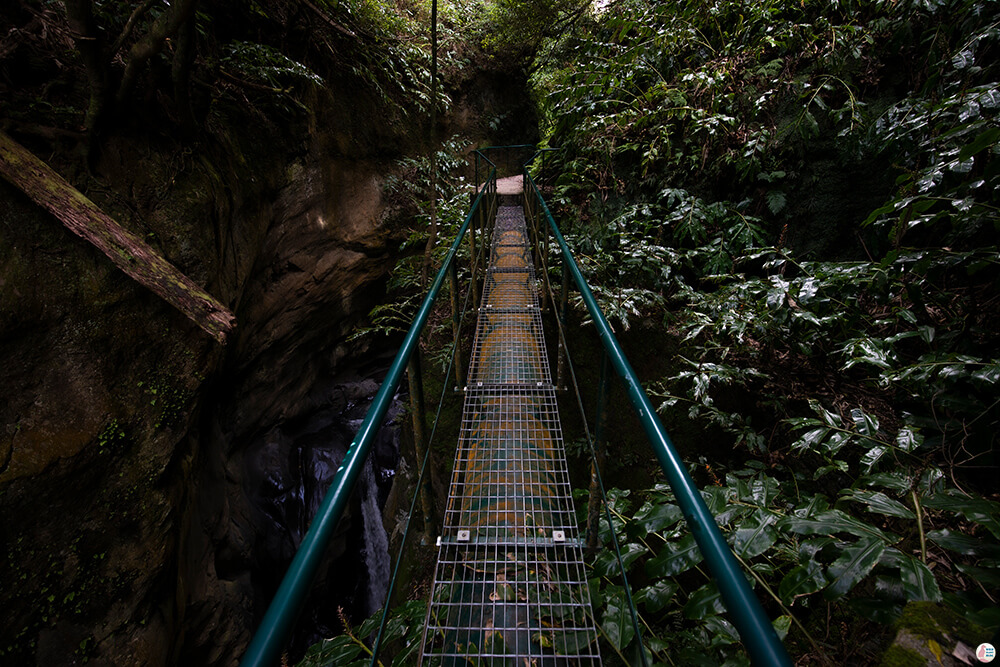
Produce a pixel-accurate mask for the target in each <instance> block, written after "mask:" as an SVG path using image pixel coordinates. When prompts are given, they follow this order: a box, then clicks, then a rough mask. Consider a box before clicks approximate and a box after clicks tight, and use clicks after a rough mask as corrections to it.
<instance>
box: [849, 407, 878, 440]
mask: <svg viewBox="0 0 1000 667" xmlns="http://www.w3.org/2000/svg"><path fill="white" fill-rule="evenodd" d="M851 419H852V420H853V421H854V427H855V428H857V429H858V433H860V434H861V435H867V436H870V437H874V436H875V434H877V433H878V419H876V418H875V417H873V416H871V415H869V414H866V413H865V411H864V410H861V409H860V408H854V409H853V410H851Z"/></svg>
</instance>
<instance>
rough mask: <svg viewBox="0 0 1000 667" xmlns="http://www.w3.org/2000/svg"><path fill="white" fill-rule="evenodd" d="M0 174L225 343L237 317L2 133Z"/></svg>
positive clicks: (133, 276) (123, 269)
mask: <svg viewBox="0 0 1000 667" xmlns="http://www.w3.org/2000/svg"><path fill="white" fill-rule="evenodd" d="M0 175H3V176H4V177H5V178H6V179H7V180H8V181H10V182H11V183H13V184H14V185H15V186H17V187H18V188H20V189H21V190H22V191H23V192H24V193H25V194H26V195H28V197H30V198H31V199H32V201H34V202H35V203H36V204H38V205H39V206H41V207H42V208H44V209H46V210H47V211H49V212H50V213H51V214H52V215H54V216H55V217H56V218H58V219H59V221H60V222H62V223H63V224H64V225H65V226H66V227H67V228H68V229H69V230H70V231H71V232H73V233H74V234H76V235H77V236H80V237H81V238H83V239H86V240H87V241H89V242H90V243H91V244H93V245H94V246H95V247H97V249H98V250H100V251H101V252H103V253H104V254H105V255H106V256H107V257H108V259H110V260H111V261H112V262H114V264H115V265H116V266H117V267H118V268H120V269H121V270H122V271H124V272H125V273H126V274H128V275H129V276H130V277H132V278H133V279H134V280H135V281H136V282H138V283H140V284H141V285H144V286H145V287H147V288H149V289H150V290H151V291H153V292H154V293H156V294H157V295H159V296H160V297H161V298H163V299H164V300H165V301H166V302H167V303H169V304H171V305H172V306H174V307H175V308H177V309H178V310H180V311H181V312H182V313H184V314H185V315H187V316H188V318H189V319H191V320H192V321H193V322H194V323H195V324H197V325H198V326H199V327H201V328H202V329H204V330H205V331H206V332H208V333H209V334H210V335H211V336H212V337H213V338H215V340H217V341H218V342H219V343H222V344H223V345H224V344H225V343H226V338H227V336H228V335H229V334H230V333H231V332H232V330H233V328H234V327H235V326H236V317H235V316H234V315H233V313H232V312H230V311H229V309H228V308H226V307H225V306H223V305H222V304H221V303H219V302H218V301H216V300H215V299H214V298H213V297H212V296H211V295H210V294H208V292H206V291H205V290H203V289H202V288H201V287H199V286H198V285H196V284H195V283H194V281H192V280H191V279H190V278H188V277H187V276H186V275H184V274H183V273H181V272H180V271H179V270H178V269H177V267H175V266H174V265H173V264H171V263H170V262H168V261H167V260H165V259H164V258H163V257H161V256H160V255H159V254H158V253H157V252H156V251H155V250H154V249H153V248H151V247H150V246H149V245H147V244H146V242H145V241H143V240H142V239H141V238H139V237H138V236H136V235H135V234H133V233H132V232H130V231H128V230H126V229H123V228H122V227H121V226H120V225H119V224H118V223H117V222H115V221H114V220H112V219H111V218H110V217H109V216H108V215H107V214H106V213H105V212H104V211H102V210H101V209H100V208H98V207H97V205H96V204H94V203H93V202H92V201H90V200H89V199H87V198H86V197H85V196H84V195H83V193H81V192H80V191H79V190H77V189H76V188H74V187H73V186H72V185H70V184H69V183H67V182H66V181H65V180H63V178H62V177H61V176H60V175H59V174H57V173H56V172H55V171H54V170H53V169H52V168H51V167H49V166H48V165H47V164H45V163H44V162H42V161H41V160H39V159H38V158H37V157H35V156H34V155H32V154H31V152H29V151H28V150H27V149H25V148H24V147H23V146H21V145H20V144H18V143H17V142H16V141H14V140H13V139H11V138H10V137H8V136H7V135H6V134H4V133H2V132H0Z"/></svg>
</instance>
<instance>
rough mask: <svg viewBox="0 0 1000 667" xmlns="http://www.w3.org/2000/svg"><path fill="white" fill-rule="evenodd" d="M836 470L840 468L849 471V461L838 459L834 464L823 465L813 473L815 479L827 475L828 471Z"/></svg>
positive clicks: (842, 470) (841, 470)
mask: <svg viewBox="0 0 1000 667" xmlns="http://www.w3.org/2000/svg"><path fill="white" fill-rule="evenodd" d="M835 470H839V471H840V472H847V471H848V470H849V467H848V465H847V461H840V460H837V461H834V462H833V464H832V465H828V466H821V467H819V468H817V469H816V472H814V473H813V479H819V478H820V477H822V476H824V475H826V474H827V473H831V472H833V471H835Z"/></svg>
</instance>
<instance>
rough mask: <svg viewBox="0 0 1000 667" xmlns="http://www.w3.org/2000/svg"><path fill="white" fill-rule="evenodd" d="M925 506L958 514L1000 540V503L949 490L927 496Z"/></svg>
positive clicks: (924, 501)
mask: <svg viewBox="0 0 1000 667" xmlns="http://www.w3.org/2000/svg"><path fill="white" fill-rule="evenodd" d="M923 505H924V507H930V508H931V509H937V510H946V511H949V512H957V513H959V514H961V515H962V516H964V517H965V518H966V519H968V520H969V521H972V522H975V523H978V524H979V525H981V526H983V527H984V528H986V529H987V530H988V531H990V532H991V533H993V536H994V537H996V538H997V539H1000V503H998V502H994V501H992V500H986V499H985V498H980V497H978V496H970V495H966V494H964V493H962V492H961V491H958V490H957V489H949V490H948V491H942V492H941V493H936V494H934V495H932V496H927V497H926V498H924V500H923Z"/></svg>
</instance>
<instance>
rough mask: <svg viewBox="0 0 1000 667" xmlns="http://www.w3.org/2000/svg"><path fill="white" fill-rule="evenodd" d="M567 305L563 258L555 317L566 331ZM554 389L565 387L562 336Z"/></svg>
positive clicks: (566, 274)
mask: <svg viewBox="0 0 1000 667" xmlns="http://www.w3.org/2000/svg"><path fill="white" fill-rule="evenodd" d="M568 305H569V267H568V266H567V265H566V259H565V257H564V258H563V265H562V281H561V282H560V284H559V308H558V309H557V310H556V317H558V318H559V326H560V327H561V329H562V330H565V329H566V308H567V306H568ZM556 355H557V356H556V387H564V386H566V382H565V381H566V343H565V341H563V338H562V336H560V337H559V345H558V351H557V352H556Z"/></svg>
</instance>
